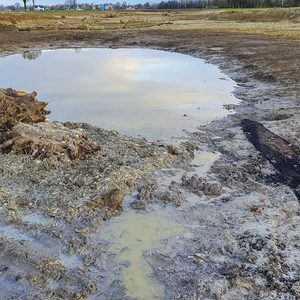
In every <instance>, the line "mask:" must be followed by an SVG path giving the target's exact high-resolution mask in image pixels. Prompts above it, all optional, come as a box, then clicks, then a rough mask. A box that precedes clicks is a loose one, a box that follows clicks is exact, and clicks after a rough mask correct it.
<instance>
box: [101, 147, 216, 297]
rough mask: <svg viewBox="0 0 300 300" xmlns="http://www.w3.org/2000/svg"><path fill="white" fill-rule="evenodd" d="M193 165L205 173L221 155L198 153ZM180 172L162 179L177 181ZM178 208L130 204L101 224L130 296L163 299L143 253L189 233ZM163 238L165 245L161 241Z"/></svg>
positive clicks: (162, 291) (198, 171) (197, 171)
mask: <svg viewBox="0 0 300 300" xmlns="http://www.w3.org/2000/svg"><path fill="white" fill-rule="evenodd" d="M195 154H196V155H195V159H194V160H193V162H192V166H193V167H195V170H194V171H193V172H192V173H193V174H194V173H197V174H199V175H200V176H205V175H206V173H207V172H208V170H209V168H210V167H211V165H212V164H213V163H214V162H215V161H216V160H217V159H218V158H219V157H220V153H211V152H197V153H195ZM181 175H182V174H178V175H177V176H175V177H174V176H172V177H171V178H167V179H165V180H164V184H167V181H171V180H175V181H179V180H180V178H181ZM195 201H200V198H199V197H197V196H192V195H191V198H190V199H189V201H188V202H187V203H186V204H185V205H193V203H195ZM177 213H178V212H177V209H176V208H174V207H161V206H157V205H154V206H152V207H151V209H149V210H147V211H145V212H140V211H136V210H133V209H130V208H129V207H128V208H126V209H125V211H124V212H123V214H122V215H121V216H119V217H116V218H113V219H112V220H110V221H108V223H107V224H106V225H105V226H104V228H103V230H102V232H101V237H102V238H103V239H104V240H106V241H108V242H109V243H110V248H109V251H111V252H112V253H113V254H115V255H116V256H117V259H118V260H119V261H120V262H122V263H125V265H126V267H125V269H124V273H123V284H124V287H125V290H126V294H127V295H128V296H130V297H133V298H137V299H143V300H150V299H164V298H165V292H164V287H163V286H162V285H161V284H160V283H159V282H157V281H155V279H154V276H153V273H152V269H151V266H150V265H149V264H148V262H147V260H146V259H145V257H144V255H143V254H144V253H145V252H147V251H151V250H153V249H160V248H162V247H166V243H167V241H168V239H172V238H174V237H176V236H184V235H187V234H188V231H189V228H188V227H185V224H184V222H183V223H178V222H175V220H176V214H177ZM162 240H164V244H162V243H161V241H162Z"/></svg>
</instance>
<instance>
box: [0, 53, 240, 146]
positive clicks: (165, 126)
mask: <svg viewBox="0 0 300 300" xmlns="http://www.w3.org/2000/svg"><path fill="white" fill-rule="evenodd" d="M0 69H1V70H5V72H1V74H0V86H1V87H12V88H14V89H18V90H24V91H32V90H36V91H37V92H38V94H39V99H41V100H44V101H48V102H49V109H50V110H51V112H52V113H51V115H50V118H51V119H52V120H55V121H74V122H88V123H90V124H92V125H96V126H99V127H101V128H105V129H109V130H117V131H120V132H121V133H123V134H128V135H133V136H138V135H141V136H145V137H147V138H149V139H151V140H155V139H161V138H165V139H169V138H170V137H172V136H181V135H182V130H194V129H195V128H196V127H197V126H198V125H201V124H204V123H207V122H209V121H212V120H213V119H215V118H217V117H222V116H224V115H226V113H227V112H226V110H225V109H224V108H223V105H224V104H229V103H233V102H236V99H235V97H234V96H233V95H232V91H233V88H234V82H233V81H232V80H230V79H229V78H228V77H226V76H224V74H222V73H221V72H220V70H219V69H218V68H217V67H216V66H213V65H211V64H206V63H205V62H204V61H203V60H200V59H196V58H193V57H191V56H188V55H182V54H176V53H170V52H164V51H156V50H145V49H83V50H80V49H75V50H74V49H63V50H45V51H27V52H24V53H23V55H20V54H16V55H11V56H7V57H3V58H0Z"/></svg>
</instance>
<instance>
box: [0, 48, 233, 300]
mask: <svg viewBox="0 0 300 300" xmlns="http://www.w3.org/2000/svg"><path fill="white" fill-rule="evenodd" d="M0 69H1V70H5V72H1V74H0V86H1V87H12V88H14V89H18V90H24V91H32V90H36V91H37V92H38V93H39V99H42V100H45V101H48V102H50V103H49V109H50V110H51V112H52V113H51V115H50V118H51V119H52V120H57V121H73V122H88V123H90V124H92V125H96V126H99V127H103V128H105V129H109V130H118V131H120V132H121V133H124V134H128V135H132V136H139V135H141V136H144V137H147V138H148V139H150V140H155V139H162V138H164V139H170V138H171V137H172V136H176V137H180V136H182V130H195V129H196V127H197V126H198V125H201V124H205V123H207V122H210V121H212V120H214V119H215V118H218V117H223V116H225V115H226V114H227V113H228V111H226V110H225V109H224V108H223V105H224V104H232V103H237V99H236V98H235V97H234V96H233V95H232V91H233V89H234V84H235V83H234V82H233V81H232V80H230V79H229V78H228V77H226V76H225V75H224V74H222V73H221V72H220V70H219V69H218V68H217V67H216V66H213V65H210V64H206V63H205V62H204V61H203V60H200V59H195V58H192V57H190V56H187V55H182V54H176V53H169V52H164V51H155V50H145V49H84V50H79V49H76V50H74V49H73V50H72V49H64V50H46V51H27V52H25V53H23V55H19V54H16V55H12V56H7V57H3V58H0ZM218 157H219V154H213V153H205V152H202V153H198V154H197V155H196V157H195V160H194V162H193V164H194V167H195V169H196V172H197V174H198V175H201V176H205V174H206V172H207V171H208V170H209V168H210V166H211V165H212V163H213V162H214V161H215V160H216V159H218ZM176 179H177V180H180V179H179V177H178V178H174V177H172V178H171V179H170V178H165V179H164V180H165V181H166V182H165V184H166V185H167V184H168V182H167V181H168V180H175V181H176ZM162 184H164V181H162ZM198 200H199V199H196V201H198ZM193 201H194V200H193V199H190V203H189V204H188V205H193ZM176 213H177V211H176V208H172V207H168V208H164V209H161V208H159V207H156V206H153V207H152V208H151V209H150V210H149V209H148V211H146V212H144V213H137V212H135V211H133V210H132V209H130V208H129V207H128V204H127V205H126V203H125V210H124V213H123V214H122V215H121V216H120V217H115V218H113V219H112V220H110V221H108V222H106V224H104V226H103V228H102V232H101V238H102V239H104V240H106V241H109V244H110V248H109V251H110V252H111V253H112V254H114V255H116V256H117V258H118V260H119V261H120V262H125V263H126V264H127V267H126V268H125V269H124V274H123V285H124V287H125V290H126V294H127V295H128V296H129V297H132V298H135V299H136V298H138V299H147V300H148V299H164V298H165V296H166V295H165V292H164V289H163V286H162V285H160V284H159V282H156V281H155V280H154V279H153V273H152V269H151V267H150V265H149V264H148V263H147V261H146V260H145V258H144V253H145V252H146V251H149V250H151V249H153V248H156V249H157V248H160V247H162V244H161V240H162V239H168V238H171V237H174V236H176V235H178V234H179V235H182V234H184V231H186V230H188V229H186V228H184V226H185V225H184V224H180V222H175V215H176ZM34 217H35V218H36V216H34ZM164 247H166V245H164ZM60 259H61V260H62V261H63V262H64V263H68V264H69V265H71V266H72V265H73V264H74V263H76V261H75V262H74V261H73V260H71V259H70V258H69V257H61V258H60ZM114 264H118V262H117V263H116V262H115V263H114ZM116 273H118V267H117V268H116V271H115V272H113V274H112V275H111V276H112V277H114V278H111V277H110V276H106V277H105V278H106V280H107V281H111V282H113V281H114V279H115V277H116V276H118V275H116ZM110 284H111V283H108V286H109V285H110ZM97 299H98V298H97Z"/></svg>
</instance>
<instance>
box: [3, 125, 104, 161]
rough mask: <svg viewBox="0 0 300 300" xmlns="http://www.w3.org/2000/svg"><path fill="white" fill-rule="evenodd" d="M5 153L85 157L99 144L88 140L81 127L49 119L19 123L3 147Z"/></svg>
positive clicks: (43, 156)
mask: <svg viewBox="0 0 300 300" xmlns="http://www.w3.org/2000/svg"><path fill="white" fill-rule="evenodd" d="M0 149H2V151H4V152H11V151H12V152H14V153H16V154H30V155H32V156H34V157H35V158H39V159H44V158H50V157H52V156H57V155H59V156H64V157H66V158H68V159H71V160H73V159H77V158H78V159H85V158H86V156H87V155H88V154H91V153H94V152H95V151H97V150H98V149H99V146H98V145H96V144H95V143H93V142H91V141H89V140H88V138H87V137H86V135H85V134H84V133H83V132H81V131H80V130H71V129H68V128H67V127H65V126H63V125H61V124H56V123H50V122H42V123H37V124H33V125H30V124H24V123H19V124H17V125H15V126H14V127H13V128H12V130H11V131H10V133H9V134H8V135H7V140H6V141H5V142H4V143H3V144H2V145H1V146H0Z"/></svg>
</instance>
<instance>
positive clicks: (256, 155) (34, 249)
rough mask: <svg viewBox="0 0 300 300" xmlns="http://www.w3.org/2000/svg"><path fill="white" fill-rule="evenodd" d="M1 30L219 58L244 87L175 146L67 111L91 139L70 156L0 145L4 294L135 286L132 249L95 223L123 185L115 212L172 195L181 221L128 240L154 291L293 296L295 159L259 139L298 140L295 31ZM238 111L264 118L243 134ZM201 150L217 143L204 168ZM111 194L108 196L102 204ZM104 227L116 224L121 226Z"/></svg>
mask: <svg viewBox="0 0 300 300" xmlns="http://www.w3.org/2000/svg"><path fill="white" fill-rule="evenodd" d="M0 40H1V43H0V45H1V46H0V49H1V54H2V55H7V54H10V53H16V52H22V51H23V50H28V48H30V49H33V50H34V49H35V50H37V49H43V48H64V47H72V46H73V47H75V46H76V47H85V46H88V47H124V46H126V47H129V48H130V47H135V48H136V47H146V48H151V49H162V50H167V51H174V52H179V53H185V54H189V55H192V56H194V57H199V58H202V59H205V60H206V61H207V62H209V63H213V64H215V65H218V66H219V67H220V69H221V70H222V71H223V72H225V73H226V75H228V76H229V77H231V78H232V79H233V80H235V81H236V82H237V85H238V86H237V87H236V89H235V92H234V93H235V96H236V97H238V98H239V99H240V100H241V102H240V103H239V104H238V105H232V106H230V105H228V106H227V109H228V110H231V111H234V113H233V114H230V115H229V116H227V117H226V118H223V119H218V120H215V121H214V122H212V123H209V124H205V125H201V126H199V128H198V129H197V130H196V131H195V132H190V133H187V138H186V139H185V140H182V141H179V142H178V145H177V144H176V145H172V147H168V145H167V144H164V143H148V142H146V141H145V140H143V139H134V138H128V137H125V136H123V135H120V134H118V133H116V132H109V131H105V130H102V129H99V128H94V127H91V126H88V125H87V124H71V126H72V127H73V126H74V128H77V129H80V130H84V132H85V134H87V136H88V138H89V139H91V140H92V141H95V142H98V143H99V144H100V145H101V150H100V151H98V152H96V153H95V154H93V155H91V156H88V157H87V158H86V159H85V160H84V161H81V160H74V161H71V162H68V163H66V162H62V161H59V160H57V159H55V160H52V159H45V160H43V161H39V160H37V159H32V157H30V156H26V155H24V154H22V155H15V154H13V153H9V154H5V155H3V154H1V155H0V160H1V164H0V175H1V176H0V185H1V186H0V193H1V211H0V212H1V216H3V218H1V244H0V246H1V251H0V253H1V266H0V270H1V280H0V286H1V289H2V294H3V295H4V299H10V298H18V297H19V298H25V299H26V297H37V298H49V299H51V298H54V299H57V298H58V299H61V298H63V299H85V298H91V299H132V298H137V297H138V296H141V297H143V295H136V296H134V295H132V294H130V295H128V293H127V290H128V288H126V284H125V282H126V280H127V279H125V277H124V275H126V270H128V269H129V268H130V266H131V268H135V265H134V264H130V263H129V262H130V260H131V258H132V256H131V254H130V255H128V256H127V254H126V250H128V249H124V252H122V251H121V254H119V255H120V256H121V255H122V253H123V255H124V257H123V259H120V257H118V252H120V251H119V249H120V248H118V247H117V245H116V247H115V248H114V245H113V242H118V239H117V238H114V239H112V240H110V239H108V241H107V240H105V239H103V237H102V236H101V230H102V229H103V230H106V232H109V222H112V223H113V222H114V220H115V222H116V224H117V223H118V219H117V218H118V216H120V213H121V211H120V199H121V198H122V197H123V196H124V197H125V195H132V196H133V197H134V199H131V200H132V201H130V203H129V204H128V208H127V206H124V204H125V202H124V201H123V202H122V209H124V212H123V216H125V215H126V209H128V210H129V212H130V214H132V215H134V216H136V214H137V216H138V217H136V218H138V219H141V220H142V221H143V220H144V219H143V218H140V217H141V216H143V214H147V213H151V211H153V210H154V206H158V209H159V211H160V210H161V211H162V212H163V211H165V210H164V209H166V210H167V211H168V210H169V209H172V214H171V217H172V218H173V219H174V220H176V224H181V225H182V227H184V228H188V230H187V231H185V232H184V231H183V233H182V234H181V233H178V234H175V236H174V235H172V234H171V235H170V236H167V237H164V239H163V240H162V241H160V242H159V243H158V244H155V243H154V244H155V246H154V245H153V248H152V249H148V248H149V247H148V246H147V247H146V248H147V249H146V248H143V247H142V248H137V247H135V246H133V248H137V250H139V251H138V253H139V255H138V257H136V256H133V257H134V258H133V260H134V262H135V263H136V262H141V263H143V264H144V263H145V261H146V262H147V267H146V270H145V272H144V273H143V274H142V275H139V276H140V277H143V276H144V275H145V274H150V283H149V281H147V280H143V284H144V283H146V284H147V287H148V288H150V290H151V286H152V287H153V284H154V286H155V283H159V286H160V287H159V288H158V289H159V290H161V291H162V292H163V298H164V299H177V298H181V299H236V297H237V295H239V296H238V297H239V299H281V298H282V299H298V298H299V297H300V275H299V267H298V266H299V263H300V251H299V249H300V244H299V230H300V217H299V200H298V199H297V197H296V196H295V193H294V192H293V189H291V188H290V187H289V186H288V184H289V180H291V182H293V180H294V178H297V177H294V175H296V173H295V172H296V171H297V170H298V169H297V168H296V169H293V168H291V170H287V169H286V167H284V166H283V163H282V162H283V161H284V159H286V157H287V156H286V153H284V152H283V153H282V152H281V151H279V152H278V149H277V148H276V147H275V148H274V147H273V146H274V145H275V144H273V143H269V141H270V139H269V138H273V139H274V141H278V142H279V143H278V144H279V145H282V146H283V148H282V149H287V150H288V151H291V147H290V146H289V145H288V143H291V144H293V145H294V146H295V147H298V148H299V146H300V136H299V132H300V130H299V120H300V118H299V95H300V86H299V79H298V78H299V72H300V68H299V61H300V60H299V57H300V52H299V49H300V47H299V41H298V40H296V39H295V40H293V39H285V38H275V37H270V36H268V37H266V36H261V35H254V34H253V35H250V34H242V33H237V32H235V33H222V34H220V33H219V32H215V31H214V32H213V31H210V32H207V31H206V32H202V31H200V30H187V31H185V30H180V31H176V30H167V29H161V30H154V29H153V30H152V29H149V30H143V31H142V32H139V31H130V30H128V31H126V34H125V32H122V33H120V32H101V31H98V32H97V31H92V30H91V31H77V32H55V31H52V32H47V33H46V32H12V31H11V32H9V35H8V34H7V31H1V34H0ZM24 47H26V49H25V48H24ZM46 100H47V99H46ZM244 119H249V120H254V121H256V122H258V123H261V124H263V126H264V127H265V128H268V130H269V131H270V132H269V131H267V130H266V129H264V128H263V127H262V126H260V125H257V124H256V123H250V124H251V126H250V129H248V130H249V131H250V132H252V133H251V134H250V135H249V136H256V135H257V134H259V139H256V141H255V142H254V143H252V142H251V140H250V141H249V140H248V138H247V136H246V135H245V134H244V131H243V128H242V126H241V121H242V120H244ZM273 133H274V135H273ZM260 134H262V136H261V135H260ZM275 135H276V136H275ZM279 137H280V138H279ZM278 139H279V140H278ZM258 141H259V142H258ZM271 141H272V139H271ZM286 141H288V142H286ZM177 147H178V148H177ZM261 149H263V151H264V152H265V154H263V155H262V152H261ZM293 149H294V148H293ZM295 149H296V148H295ZM275 150H276V151H275ZM198 151H200V152H201V151H203V152H206V153H212V152H214V153H218V157H217V160H216V161H214V160H213V162H212V165H211V166H210V168H209V170H207V172H206V173H202V172H201V171H199V169H197V168H195V163H192V157H193V155H196V156H197V154H196V153H197V152H198ZM268 151H269V152H270V153H271V155H270V156H267V154H266V153H267V152H268ZM293 151H294V150H293ZM277 152H278V153H277ZM268 155H269V153H268ZM273 155H275V159H276V160H277V161H278V163H279V164H278V165H277V164H276V163H275V164H273V163H274V162H272V158H271V157H273ZM270 159H271V161H270ZM287 162H288V163H289V162H290V160H289V159H288V160H287ZM198 164H199V165H201V164H202V163H201V162H200V163H199V162H198V163H196V165H198ZM277 166H278V167H277ZM200 170H201V168H200ZM278 170H279V171H280V170H281V172H282V173H283V174H285V175H284V176H286V177H283V178H284V180H282V181H278V180H271V181H270V178H272V177H273V178H275V179H276V178H278ZM185 173H186V174H185ZM41 174H42V175H41ZM207 184H209V185H208V186H209V187H208V186H207ZM121 193H123V194H122V195H121ZM122 199H124V198H122ZM110 200H115V202H114V201H113V202H114V203H115V204H116V205H112V207H109V206H108V205H107V203H110ZM136 201H137V203H135V204H134V205H132V206H131V205H130V204H131V203H133V202H136ZM112 217H113V218H112ZM120 218H122V214H121V216H120ZM133 219H134V218H133ZM145 219H146V217H145ZM159 221H160V220H159ZM157 222H158V221H157ZM103 224H105V225H103ZM169 224H172V222H171V223H169ZM152 225H153V224H151V226H152ZM102 226H103V228H102ZM105 226H108V227H107V228H106V229H105V228H104V227H105ZM124 226H125V225H124ZM119 227H121V226H119ZM132 227H134V226H129V225H128V227H126V226H125V227H124V228H126V230H127V231H128V230H129V229H130V230H131V228H132ZM175 227H176V226H175ZM112 228H114V230H113V233H116V236H117V237H119V236H120V235H119V234H120V231H118V230H119V229H120V228H118V226H117V225H112ZM134 229H135V228H134ZM115 230H116V231H115ZM137 231H138V230H137ZM158 237H159V235H158ZM120 240H121V241H122V243H123V242H124V241H125V240H126V239H123V240H122V238H121V239H120ZM129 240H130V239H129ZM121 246H122V247H123V246H125V245H124V244H122V245H121ZM126 246H127V245H126ZM122 247H121V248H122ZM122 249H123V248H122ZM141 255H142V258H141V257H140V256H141ZM148 267H149V268H150V269H149V268H148ZM130 273H132V274H134V272H130ZM146 277H147V275H146ZM147 278H148V277H147ZM106 279H111V280H106ZM148 279H149V278H148ZM158 297H159V295H158Z"/></svg>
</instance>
